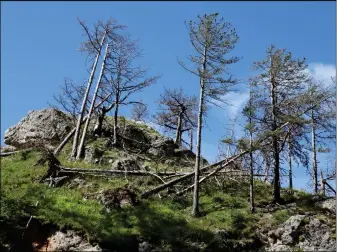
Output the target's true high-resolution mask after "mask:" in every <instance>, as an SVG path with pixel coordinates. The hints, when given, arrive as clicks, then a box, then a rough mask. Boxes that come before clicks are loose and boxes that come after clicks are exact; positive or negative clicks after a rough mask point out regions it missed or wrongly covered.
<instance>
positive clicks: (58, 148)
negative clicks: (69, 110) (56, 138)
mask: <svg viewBox="0 0 337 252" xmlns="http://www.w3.org/2000/svg"><path fill="white" fill-rule="evenodd" d="M87 119H88V117H85V118H84V119H83V121H82V122H81V125H82V124H83V123H84V122H85V121H86V120H87ZM75 131H76V128H73V129H72V131H70V132H69V134H68V135H67V136H66V137H65V138H64V139H63V141H62V142H61V143H60V144H59V146H57V148H56V149H55V150H54V156H57V155H58V154H59V153H60V152H61V150H62V149H63V147H64V146H65V145H66V144H67V143H68V141H69V140H70V138H71V137H72V136H73V135H74V133H75Z"/></svg>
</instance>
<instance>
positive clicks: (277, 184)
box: [270, 59, 281, 203]
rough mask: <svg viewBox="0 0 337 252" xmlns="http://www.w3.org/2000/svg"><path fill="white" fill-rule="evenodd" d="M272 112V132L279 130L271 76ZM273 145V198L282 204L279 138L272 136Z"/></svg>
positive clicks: (274, 87)
mask: <svg viewBox="0 0 337 252" xmlns="http://www.w3.org/2000/svg"><path fill="white" fill-rule="evenodd" d="M271 69H272V70H273V60H272V59H271ZM270 96H271V110H272V131H274V130H276V129H277V111H276V105H277V101H276V82H275V79H274V77H273V76H271V90H270ZM272 143H273V147H272V148H273V158H274V180H273V192H272V198H273V202H275V203H276V202H277V203H280V201H281V194H280V154H279V150H278V149H279V148H278V137H277V136H275V135H273V136H272Z"/></svg>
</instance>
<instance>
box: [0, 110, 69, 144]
mask: <svg viewBox="0 0 337 252" xmlns="http://www.w3.org/2000/svg"><path fill="white" fill-rule="evenodd" d="M71 127H72V120H71V118H70V117H69V116H68V115H67V114H65V113H63V112H62V111H60V110H57V109H53V108H47V109H42V110H32V111H30V112H29V113H28V115H27V116H26V117H24V118H23V119H22V120H21V121H20V122H19V123H17V124H16V125H14V126H13V127H10V128H9V129H7V130H6V132H5V140H4V142H5V144H8V145H11V146H14V147H16V148H18V149H25V148H31V147H34V146H36V145H38V144H44V145H46V146H56V145H57V144H59V143H60V142H61V141H62V140H63V138H64V137H65V136H66V135H67V133H68V132H69V131H70V130H71Z"/></svg>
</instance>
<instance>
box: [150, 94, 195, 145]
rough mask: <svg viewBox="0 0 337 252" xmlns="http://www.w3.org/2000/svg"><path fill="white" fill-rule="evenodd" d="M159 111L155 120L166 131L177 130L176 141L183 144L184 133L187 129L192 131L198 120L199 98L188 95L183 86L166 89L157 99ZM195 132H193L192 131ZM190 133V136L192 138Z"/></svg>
mask: <svg viewBox="0 0 337 252" xmlns="http://www.w3.org/2000/svg"><path fill="white" fill-rule="evenodd" d="M157 103H158V104H159V108H158V109H159V111H158V112H157V114H156V115H155V121H156V123H157V124H158V125H160V126H162V127H163V128H164V129H165V131H166V132H167V131H169V132H172V131H174V132H175V143H176V144H177V145H178V146H181V145H182V141H183V139H182V134H183V133H184V132H186V131H190V132H191V131H192V132H193V128H195V127H196V126H197V125H196V121H197V114H196V110H197V98H196V97H195V96H187V95H186V94H184V91H183V90H182V88H180V89H172V90H171V89H165V91H164V93H163V94H161V95H160V99H159V100H158V101H157ZM192 134H193V133H192ZM191 136H193V135H191V133H190V138H191Z"/></svg>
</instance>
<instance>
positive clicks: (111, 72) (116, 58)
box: [104, 36, 160, 146]
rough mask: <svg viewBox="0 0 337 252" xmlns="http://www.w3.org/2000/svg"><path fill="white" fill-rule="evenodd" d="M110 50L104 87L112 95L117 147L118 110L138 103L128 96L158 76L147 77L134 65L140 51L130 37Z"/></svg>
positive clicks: (141, 69)
mask: <svg viewBox="0 0 337 252" xmlns="http://www.w3.org/2000/svg"><path fill="white" fill-rule="evenodd" d="M111 50H112V51H111V55H112V56H111V58H109V60H108V62H107V74H106V76H104V82H105V83H104V85H105V87H106V88H107V89H109V90H111V92H112V93H113V95H114V122H113V125H114V127H113V128H114V134H113V146H118V145H119V137H118V115H119V108H120V107H121V106H126V105H129V104H136V103H139V102H137V101H132V100H130V96H132V94H134V93H136V92H140V91H142V90H143V89H144V88H146V87H148V86H150V85H152V84H154V83H155V82H156V81H157V80H158V79H159V77H160V76H154V77H147V72H148V70H147V69H143V68H142V67H140V66H138V65H135V64H134V61H135V59H137V58H139V57H140V56H141V51H140V49H139V47H138V44H137V42H136V41H134V40H131V38H130V36H123V37H122V38H121V39H119V40H117V41H115V43H114V44H113V46H112V47H111Z"/></svg>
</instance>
